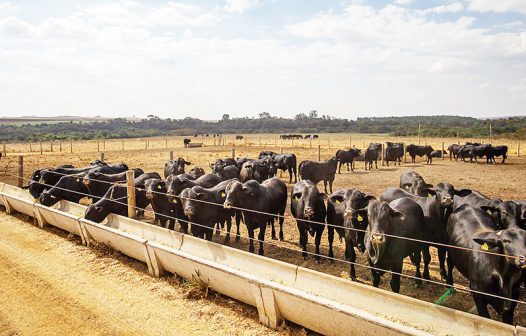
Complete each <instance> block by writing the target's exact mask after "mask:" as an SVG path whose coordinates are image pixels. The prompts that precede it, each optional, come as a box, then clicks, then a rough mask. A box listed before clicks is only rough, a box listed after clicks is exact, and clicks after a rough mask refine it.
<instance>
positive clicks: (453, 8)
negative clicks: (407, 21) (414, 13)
mask: <svg viewBox="0 0 526 336" xmlns="http://www.w3.org/2000/svg"><path fill="white" fill-rule="evenodd" d="M463 9H464V5H462V4H461V3H460V2H458V1H457V2H452V3H449V4H447V5H441V6H436V7H432V8H429V9H424V10H421V11H420V12H421V13H422V14H429V13H434V14H445V13H458V12H461V11H462V10H463Z"/></svg>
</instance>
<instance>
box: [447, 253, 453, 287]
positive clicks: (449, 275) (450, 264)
mask: <svg viewBox="0 0 526 336" xmlns="http://www.w3.org/2000/svg"><path fill="white" fill-rule="evenodd" d="M453 267H454V264H453V258H452V257H451V253H448V254H447V281H446V283H447V284H448V285H450V286H453Z"/></svg>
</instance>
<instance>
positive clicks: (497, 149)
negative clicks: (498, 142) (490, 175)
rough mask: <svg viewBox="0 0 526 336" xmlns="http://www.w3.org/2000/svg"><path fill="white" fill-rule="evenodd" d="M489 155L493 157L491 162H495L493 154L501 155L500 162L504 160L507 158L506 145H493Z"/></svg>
mask: <svg viewBox="0 0 526 336" xmlns="http://www.w3.org/2000/svg"><path fill="white" fill-rule="evenodd" d="M491 154H492V155H491V157H492V159H493V162H494V163H495V156H502V162H501V163H502V164H504V162H506V159H507V158H508V146H495V147H493V148H492V153H491Z"/></svg>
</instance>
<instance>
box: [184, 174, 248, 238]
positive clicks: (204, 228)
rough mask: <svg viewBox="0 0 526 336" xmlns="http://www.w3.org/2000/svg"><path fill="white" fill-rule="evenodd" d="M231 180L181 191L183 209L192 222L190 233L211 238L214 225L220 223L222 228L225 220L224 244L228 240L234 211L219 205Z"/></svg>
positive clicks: (221, 203)
mask: <svg viewBox="0 0 526 336" xmlns="http://www.w3.org/2000/svg"><path fill="white" fill-rule="evenodd" d="M232 181H233V180H227V181H223V182H221V183H219V184H218V185H216V186H214V187H211V188H203V187H200V186H194V187H192V188H186V189H184V190H183V191H182V192H181V202H182V207H183V211H184V214H185V215H186V216H187V217H188V219H189V221H190V223H191V224H192V226H191V232H192V235H194V236H196V237H200V238H205V239H207V240H212V233H213V229H214V226H215V225H220V226H221V227H222V228H223V227H224V223H225V222H226V223H227V229H226V235H225V241H224V243H225V244H226V243H228V242H229V241H230V228H231V227H232V216H234V215H235V213H236V211H234V210H226V209H224V208H223V207H222V206H221V205H223V203H224V201H225V198H226V193H225V189H226V187H227V186H228V184H229V183H230V182H232ZM211 203H214V204H217V205H214V204H211ZM238 225H239V222H238ZM218 232H219V231H218ZM238 233H239V228H238Z"/></svg>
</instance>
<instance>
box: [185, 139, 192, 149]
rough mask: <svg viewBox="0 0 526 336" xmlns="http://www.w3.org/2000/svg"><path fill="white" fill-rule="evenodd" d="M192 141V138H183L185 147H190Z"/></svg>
mask: <svg viewBox="0 0 526 336" xmlns="http://www.w3.org/2000/svg"><path fill="white" fill-rule="evenodd" d="M190 142H192V140H190V139H188V138H185V139H184V140H183V144H184V146H185V147H188V144H189V143H190Z"/></svg>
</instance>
